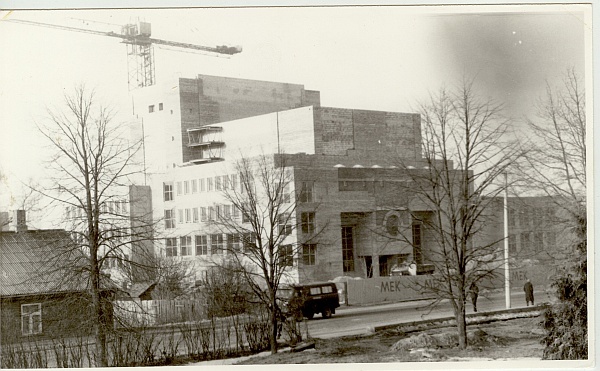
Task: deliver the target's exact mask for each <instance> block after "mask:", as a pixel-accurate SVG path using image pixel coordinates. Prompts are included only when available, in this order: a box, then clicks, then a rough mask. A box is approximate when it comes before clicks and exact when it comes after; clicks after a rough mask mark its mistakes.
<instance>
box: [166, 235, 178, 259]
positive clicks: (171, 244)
mask: <svg viewBox="0 0 600 371" xmlns="http://www.w3.org/2000/svg"><path fill="white" fill-rule="evenodd" d="M165 255H166V256H167V257H170V256H177V239H176V238H165Z"/></svg>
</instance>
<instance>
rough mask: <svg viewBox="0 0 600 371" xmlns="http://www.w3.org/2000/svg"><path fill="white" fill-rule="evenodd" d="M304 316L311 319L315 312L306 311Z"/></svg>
mask: <svg viewBox="0 0 600 371" xmlns="http://www.w3.org/2000/svg"><path fill="white" fill-rule="evenodd" d="M304 316H305V317H306V318H308V319H312V318H313V317H314V316H315V314H314V313H313V312H307V313H306V314H305V315H304Z"/></svg>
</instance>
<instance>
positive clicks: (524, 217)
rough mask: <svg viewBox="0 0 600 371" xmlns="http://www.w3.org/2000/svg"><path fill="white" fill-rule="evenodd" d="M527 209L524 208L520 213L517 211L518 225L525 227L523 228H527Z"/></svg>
mask: <svg viewBox="0 0 600 371" xmlns="http://www.w3.org/2000/svg"><path fill="white" fill-rule="evenodd" d="M529 214H530V212H529V209H528V208H524V209H523V210H522V211H521V212H520V213H519V227H521V228H523V229H525V228H529V220H530V218H529Z"/></svg>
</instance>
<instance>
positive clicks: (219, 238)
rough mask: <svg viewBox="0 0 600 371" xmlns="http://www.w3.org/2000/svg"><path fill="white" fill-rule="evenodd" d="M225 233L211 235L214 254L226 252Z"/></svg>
mask: <svg viewBox="0 0 600 371" xmlns="http://www.w3.org/2000/svg"><path fill="white" fill-rule="evenodd" d="M224 242H225V241H223V235H222V234H221V233H216V234H211V235H210V247H211V252H212V254H219V255H223V253H224V248H225V245H224Z"/></svg>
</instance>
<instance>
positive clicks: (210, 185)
mask: <svg viewBox="0 0 600 371" xmlns="http://www.w3.org/2000/svg"><path fill="white" fill-rule="evenodd" d="M206 190H207V191H208V192H211V191H212V190H213V178H206Z"/></svg>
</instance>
